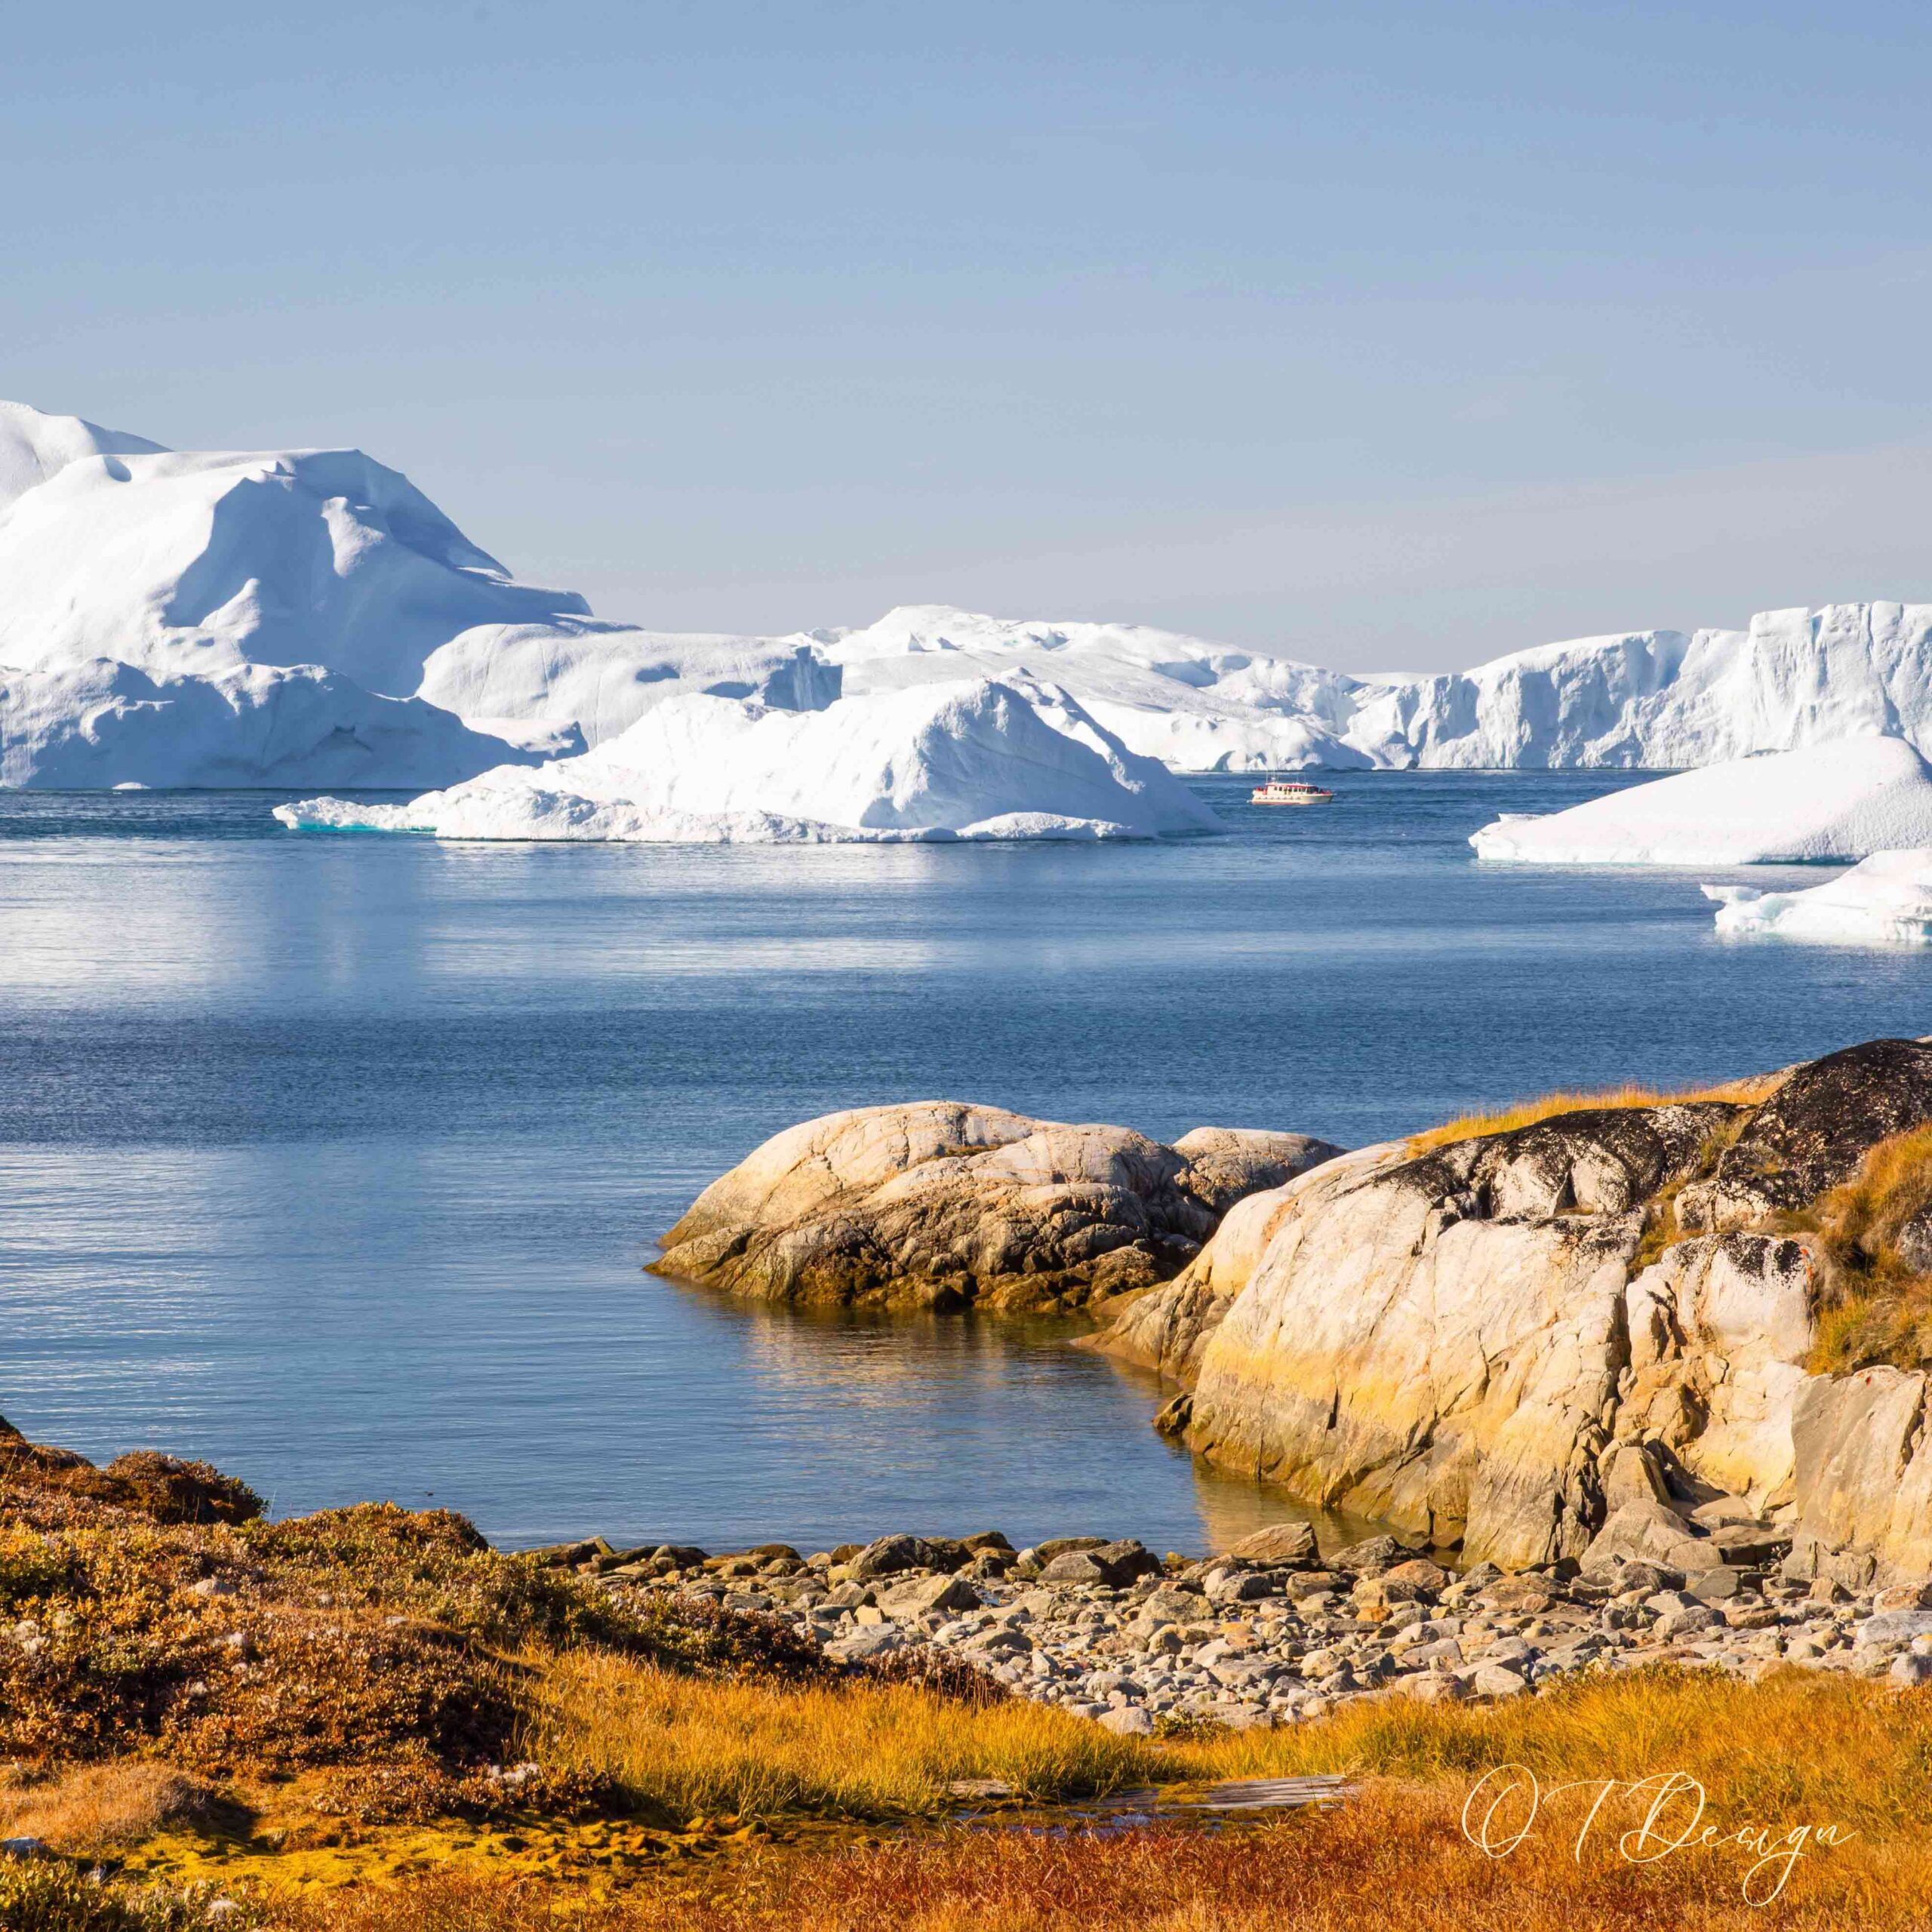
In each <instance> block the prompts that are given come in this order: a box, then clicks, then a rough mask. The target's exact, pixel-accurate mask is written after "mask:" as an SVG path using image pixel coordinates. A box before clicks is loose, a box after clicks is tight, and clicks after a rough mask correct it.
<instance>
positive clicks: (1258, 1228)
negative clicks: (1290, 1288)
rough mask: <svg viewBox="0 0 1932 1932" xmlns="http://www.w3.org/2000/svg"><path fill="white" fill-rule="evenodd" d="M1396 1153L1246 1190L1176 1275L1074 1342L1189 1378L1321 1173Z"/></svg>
mask: <svg viewBox="0 0 1932 1932" xmlns="http://www.w3.org/2000/svg"><path fill="white" fill-rule="evenodd" d="M1390 1158H1393V1150H1392V1149H1389V1148H1386V1147H1384V1148H1373V1147H1372V1148H1370V1149H1367V1151H1366V1152H1364V1153H1361V1154H1351V1155H1341V1156H1340V1157H1338V1158H1331V1160H1329V1161H1324V1162H1323V1163H1322V1164H1321V1167H1320V1168H1318V1169H1316V1170H1314V1171H1311V1172H1309V1173H1308V1174H1303V1175H1302V1176H1300V1177H1298V1178H1297V1179H1296V1180H1291V1181H1290V1182H1289V1183H1287V1185H1286V1186H1282V1187H1278V1188H1269V1189H1266V1190H1265V1191H1264V1192H1261V1193H1258V1194H1251V1195H1248V1196H1247V1198H1246V1199H1245V1200H1243V1201H1237V1202H1236V1203H1235V1204H1234V1206H1232V1207H1230V1208H1229V1210H1228V1211H1227V1214H1226V1218H1225V1219H1224V1220H1223V1221H1222V1223H1221V1225H1220V1228H1219V1229H1217V1232H1216V1233H1215V1235H1214V1239H1213V1240H1212V1241H1210V1242H1209V1243H1208V1244H1207V1246H1206V1247H1204V1248H1203V1249H1202V1250H1201V1252H1200V1253H1199V1254H1198V1255H1196V1256H1195V1258H1194V1259H1193V1260H1192V1261H1190V1262H1189V1263H1188V1264H1187V1266H1186V1267H1185V1268H1184V1269H1182V1270H1181V1272H1180V1273H1179V1274H1178V1275H1176V1276H1175V1277H1174V1279H1173V1280H1172V1281H1169V1282H1167V1283H1166V1284H1164V1285H1163V1286H1161V1287H1156V1288H1152V1289H1149V1291H1148V1292H1147V1293H1146V1294H1143V1295H1140V1296H1137V1297H1135V1298H1134V1300H1133V1301H1132V1302H1131V1303H1129V1304H1128V1306H1127V1307H1126V1308H1125V1309H1124V1310H1123V1311H1122V1312H1121V1313H1120V1314H1119V1315H1117V1316H1116V1317H1115V1318H1114V1320H1113V1321H1112V1323H1111V1324H1110V1325H1109V1326H1108V1327H1106V1328H1104V1329H1103V1330H1101V1331H1100V1333H1099V1334H1096V1335H1091V1336H1088V1337H1083V1338H1082V1340H1081V1342H1080V1343H1079V1344H1078V1346H1081V1347H1083V1348H1091V1349H1095V1350H1097V1351H1098V1352H1100V1353H1101V1354H1103V1355H1112V1356H1113V1357H1115V1358H1116V1359H1117V1360H1118V1361H1128V1362H1132V1363H1134V1364H1135V1365H1136V1366H1137V1367H1141V1368H1151V1369H1152V1370H1154V1371H1155V1372H1156V1373H1158V1374H1160V1375H1161V1376H1164V1377H1166V1378H1167V1379H1168V1380H1170V1381H1173V1382H1180V1383H1189V1384H1191V1383H1192V1382H1193V1380H1194V1379H1195V1374H1196V1373H1197V1371H1198V1369H1199V1367H1200V1364H1201V1350H1202V1349H1203V1348H1204V1347H1205V1346H1207V1338H1208V1337H1209V1336H1211V1334H1213V1333H1214V1331H1215V1330H1216V1329H1217V1328H1218V1327H1220V1325H1221V1323H1222V1321H1223V1318H1225V1317H1226V1314H1227V1312H1228V1310H1229V1309H1230V1308H1232V1306H1234V1303H1235V1297H1237V1296H1238V1295H1239V1294H1240V1293H1241V1291H1242V1289H1244V1287H1247V1283H1248V1278H1249V1277H1250V1276H1251V1275H1252V1274H1253V1273H1254V1270H1255V1269H1256V1268H1257V1266H1259V1265H1260V1260H1261V1257H1262V1256H1263V1254H1266V1252H1267V1251H1268V1248H1269V1244H1271V1243H1272V1241H1274V1239H1275V1236H1276V1235H1278V1233H1280V1232H1281V1229H1282V1228H1283V1227H1284V1226H1286V1225H1287V1223H1288V1222H1289V1221H1291V1220H1293V1219H1294V1217H1296V1216H1297V1214H1300V1212H1301V1211H1302V1205H1303V1201H1304V1199H1305V1198H1306V1196H1307V1194H1308V1192H1309V1189H1310V1188H1311V1187H1312V1186H1313V1185H1314V1184H1315V1182H1316V1180H1318V1179H1319V1180H1320V1181H1321V1183H1322V1185H1323V1188H1324V1191H1327V1190H1330V1189H1332V1188H1333V1187H1334V1186H1340V1185H1343V1175H1344V1174H1355V1173H1358V1171H1360V1170H1361V1169H1362V1168H1364V1166H1366V1167H1369V1168H1373V1167H1374V1166H1375V1165H1377V1164H1378V1163H1381V1162H1386V1161H1388V1160H1389V1159H1390Z"/></svg>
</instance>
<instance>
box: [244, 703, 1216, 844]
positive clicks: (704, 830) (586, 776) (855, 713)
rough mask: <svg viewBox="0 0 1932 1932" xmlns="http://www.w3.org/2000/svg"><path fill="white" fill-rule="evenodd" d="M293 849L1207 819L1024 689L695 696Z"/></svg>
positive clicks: (761, 837) (315, 814)
mask: <svg viewBox="0 0 1932 1932" xmlns="http://www.w3.org/2000/svg"><path fill="white" fill-rule="evenodd" d="M275 817H277V818H278V819H279V820H281V822H282V823H283V824H285V825H286V826H289V827H290V828H291V829H293V830H296V831H314V830H337V831H341V830H354V831H368V832H432V833H434V834H435V835H436V836H437V837H438V838H577V839H611V840H623V841H631V842H634V843H642V844H667V843H669V844H775V843H780V842H795V843H822V842H826V841H864V842H867V843H882V842H898V841H906V840H915V839H916V840H931V839H956V838H965V839H1016V838H1029V839H1038V838H1063V839H1064V838H1161V837H1165V836H1182V837H1184V836H1187V835H1191V834H1200V833H1213V832H1218V831H1219V830H1220V829H1221V826H1220V820H1218V819H1217V817H1215V815H1214V812H1213V811H1211V810H1210V809H1209V808H1208V807H1207V806H1206V805H1205V804H1203V803H1202V802H1201V800H1200V799H1198V798H1196V797H1195V795H1194V794H1193V793H1192V792H1190V791H1189V789H1188V788H1187V787H1186V786H1185V785H1183V783H1181V782H1180V780H1179V779H1177V777H1174V774H1172V773H1171V771H1168V768H1167V767H1166V766H1165V765H1164V764H1161V762H1160V761H1159V760H1158V759H1157V758H1140V757H1138V756H1137V755H1135V754H1134V752H1130V751H1128V749H1127V748H1126V747H1125V746H1124V745H1122V744H1121V742H1120V741H1119V740H1118V739H1117V738H1115V737H1114V736H1113V735H1112V734H1111V733H1110V732H1108V731H1105V730H1103V728H1101V727H1100V725H1098V724H1096V723H1095V722H1094V720H1093V719H1092V718H1091V717H1089V716H1088V714H1087V713H1086V712H1084V711H1083V710H1082V709H1081V707H1080V706H1078V704H1076V703H1075V702H1074V701H1073V700H1072V699H1071V698H1069V697H1067V695H1066V693H1065V692H1063V691H1058V690H1056V689H1055V688H1054V687H1053V686H1052V685H1042V684H1040V683H1038V681H1035V680H1034V679H1032V678H1029V677H1028V676H1026V674H1025V673H1024V672H1022V673H1020V675H1017V676H1016V677H1015V678H1013V679H1011V681H1006V682H999V681H994V680H992V679H989V678H977V679H971V680H968V681H964V682H961V683H953V684H940V685H920V686H917V687H915V688H913V689H912V690H910V691H891V692H887V693H884V694H880V695H878V696H875V697H851V698H845V699H842V700H840V702H839V703H837V704H835V705H832V706H828V707H827V708H826V709H824V710H822V711H782V710H774V709H770V708H768V707H767V706H763V705H760V704H757V703H751V702H749V701H747V700H743V699H733V698H722V697H706V696H704V695H703V694H688V695H686V696H684V697H675V698H671V699H669V700H666V702H665V703H662V704H660V705H657V706H654V708H653V709H651V710H650V711H648V712H645V715H643V716H642V717H641V718H639V719H638V721H637V722H636V723H635V724H633V725H632V726H631V728H629V731H624V732H621V733H620V734H618V736H617V737H614V738H611V739H608V740H606V741H605V743H602V744H601V745H599V746H597V747H596V749H595V750H593V751H589V752H584V753H583V754H582V755H580V756H578V757H576V758H562V759H558V760H557V761H554V762H552V763H550V764H544V765H542V766H540V767H539V768H537V769H536V770H534V771H533V770H531V769H530V768H528V767H527V766H523V765H512V764H505V765H500V766H499V767H497V768H496V769H495V770H494V771H486V772H485V773H483V774H481V776H480V777H476V778H472V779H471V780H469V781H468V782H467V783H464V784H461V785H457V786H451V787H450V788H449V789H447V790H445V791H438V792H429V793H427V794H426V795H424V796H423V797H422V798H415V799H412V800H411V801H410V803H409V804H406V805H382V804H367V803H358V802H353V801H349V800H346V799H342V798H306V799H303V800H302V801H300V802H299V803H297V804H290V805H278V806H277V807H276V808H275Z"/></svg>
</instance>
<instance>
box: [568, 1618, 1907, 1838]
mask: <svg viewBox="0 0 1932 1932" xmlns="http://www.w3.org/2000/svg"><path fill="white" fill-rule="evenodd" d="M541 1681H542V1685H543V1687H542V1689H541V1690H540V1692H539V1694H538V1695H539V1697H540V1700H541V1701H540V1706H539V1709H538V1712H537V1715H536V1717H535V1718H534V1721H533V1728H532V1732H531V1740H530V1742H531V1749H533V1751H534V1753H535V1755H538V1756H540V1757H541V1758H544V1759H546V1760H547V1761H550V1762H552V1763H555V1764H568V1765H575V1766H583V1767H588V1768H590V1769H593V1770H598V1771H601V1772H603V1773H605V1774H608V1775H610V1776H611V1777H614V1779H615V1780H617V1783H619V1784H620V1786H622V1787H623V1789H624V1790H626V1792H629V1794H630V1795H632V1798H634V1799H635V1801H638V1803H640V1804H645V1805H647V1806H649V1807H654V1808H657V1809H659V1810H662V1811H663V1812H665V1813H668V1814H669V1815H670V1816H671V1817H672V1818H673V1819H675V1820H678V1822H682V1821H684V1820H688V1819H691V1818H694V1817H718V1816H721V1815H722V1816H727V1817H738V1818H742V1819H753V1818H763V1819H777V1818H780V1817H784V1816H786V1815H787V1814H794V1815H795V1814H799V1813H809V1814H814V1815H817V1816H820V1817H847V1818H853V1819H863V1820H881V1819H888V1818H892V1817H905V1816H908V1815H915V1816H916V1815H919V1814H931V1813H933V1812H934V1811H937V1810H943V1809H945V1808H946V1804H947V1802H948V1800H947V1797H946V1786H947V1785H948V1784H949V1783H951V1782H952V1780H955V1779H960V1778H997V1779H999V1780H1001V1781H1003V1782H1004V1783H1008V1784H1011V1786H1013V1787H1014V1789H1015V1790H1016V1792H1020V1793H1022V1794H1023V1795H1026V1796H1027V1797H1029V1798H1034V1799H1036V1800H1038V1801H1041V1802H1051V1801H1054V1800H1055V1799H1058V1798H1078V1797H1081V1796H1088V1795H1094V1794H1097V1793H1104V1792H1109V1791H1116V1790H1119V1789H1122V1788H1124V1787H1127V1786H1142V1785H1149V1784H1160V1783H1174V1782H1176V1781H1178V1780H1185V1781H1189V1782H1192V1783H1200V1782H1203V1781H1213V1780H1222V1779H1227V1778H1244V1777H1292V1776H1297V1775H1300V1774H1312V1773H1328V1772H1337V1773H1341V1774H1346V1775H1348V1776H1350V1777H1395V1778H1400V1779H1402V1780H1409V1781H1419V1782H1422V1783H1440V1782H1442V1781H1444V1780H1449V1781H1454V1780H1458V1779H1461V1780H1469V1779H1472V1778H1474V1777H1477V1776H1478V1775H1480V1774H1481V1772H1482V1771H1483V1770H1485V1769H1486V1768H1487V1767H1488V1766H1490V1765H1491V1764H1501V1763H1505V1762H1509V1761H1517V1762H1521V1763H1524V1764H1528V1765H1529V1766H1531V1768H1532V1769H1534V1770H1536V1771H1537V1773H1538V1774H1539V1775H1540V1776H1542V1775H1547V1776H1549V1777H1596V1776H1601V1777H1611V1776H1621V1777H1641V1776H1643V1775H1644V1774H1647V1773H1649V1772H1651V1771H1662V1770H1685V1771H1687V1772H1688V1773H1689V1774H1690V1775H1691V1776H1692V1777H1695V1778H1697V1780H1699V1781H1700V1783H1703V1785H1704V1786H1706V1789H1709V1790H1711V1791H1712V1792H1719V1791H1721V1792H1724V1794H1725V1796H1726V1798H1727V1801H1730V1802H1733V1803H1734V1804H1737V1805H1740V1806H1742V1807H1745V1808H1746V1809H1748V1810H1752V1812H1754V1813H1755V1814H1764V1815H1770V1816H1781V1815H1783V1814H1786V1813H1788V1812H1792V1811H1795V1810H1804V1811H1807V1813H1810V1812H1822V1811H1823V1810H1827V1809H1829V1810H1830V1811H1831V1813H1832V1815H1833V1816H1836V1817H1849V1818H1850V1820H1851V1821H1852V1822H1853V1823H1856V1824H1857V1826H1859V1827H1860V1829H1867V1830H1872V1829H1880V1828H1881V1827H1882V1828H1884V1829H1895V1828H1896V1827H1897V1826H1899V1825H1900V1824H1901V1823H1903V1822H1904V1821H1905V1820H1907V1819H1908V1818H1912V1817H1918V1816H1920V1815H1921V1814H1927V1812H1928V1810H1932V1693H1928V1694H1927V1695H1926V1696H1925V1697H1897V1696H1896V1695H1894V1694H1891V1693H1890V1692H1888V1691H1887V1692H1881V1691H1877V1690H1874V1689H1873V1688H1872V1687H1871V1686H1870V1685H1869V1684H1866V1683H1864V1682H1863V1681H1856V1680H1850V1679H1847V1678H1842V1677H1840V1676H1838V1675H1817V1674H1814V1673H1809V1672H1799V1671H1796V1670H1792V1671H1789V1672H1780V1673H1778V1674H1777V1675H1775V1676H1774V1677H1772V1678H1768V1679H1767V1680H1766V1681H1764V1683H1762V1684H1758V1685H1755V1686H1752V1685H1744V1684H1738V1683H1737V1682H1735V1681H1732V1680H1730V1679H1728V1678H1723V1677H1720V1676H1718V1675H1715V1673H1708V1672H1689V1673H1678V1674H1671V1673H1661V1674H1660V1673H1657V1672H1638V1673H1624V1674H1620V1675H1617V1676H1614V1677H1605V1678H1590V1679H1587V1680H1583V1681H1579V1682H1577V1683H1574V1684H1569V1685H1566V1686H1564V1687H1560V1688H1558V1689H1557V1690H1552V1691H1548V1692H1546V1693H1544V1694H1541V1695H1540V1696H1538V1697H1534V1698H1526V1699H1524V1700H1521V1702H1519V1703H1506V1704H1500V1705H1494V1706H1491V1705H1484V1706H1472V1707H1460V1706H1454V1705H1427V1704H1421V1703H1417V1702H1415V1701H1414V1700H1412V1699H1407V1698H1400V1699H1398V1698H1390V1699H1386V1700H1377V1701H1374V1702H1368V1703H1356V1704H1350V1705H1347V1706H1343V1709H1341V1710H1340V1711H1339V1712H1337V1713H1336V1714H1335V1715H1333V1716H1332V1717H1331V1718H1327V1719H1326V1720H1325V1721H1323V1722H1321V1723H1319V1724H1303V1725H1297V1726H1294V1727H1287V1728H1284V1729H1281V1730H1251V1731H1236V1732H1217V1733H1214V1734H1210V1735H1208V1736H1207V1737H1204V1738H1203V1739H1201V1740H1198V1741H1197V1740H1189V1741H1180V1740H1176V1741H1171V1742H1169V1741H1162V1740H1148V1739H1138V1738H1124V1737H1115V1736H1114V1735H1113V1734H1112V1733H1111V1732H1109V1731H1106V1730H1102V1729H1101V1728H1100V1726H1099V1725H1097V1724H1090V1723H1088V1721H1086V1720H1084V1718H1075V1717H1072V1716H1069V1715H1067V1714H1066V1712H1063V1711H1057V1710H1054V1709H1051V1707H1049V1706H1044V1705H1039V1704H1033V1703H1026V1702H1024V1701H1023V1700H1018V1699H1016V1700H1013V1701H1012V1702H1011V1703H1003V1704H998V1705H995V1706H991V1707H989V1708H986V1709H971V1708H969V1707H968V1706H964V1705H962V1704H958V1703H946V1702H943V1701H942V1700H940V1699H938V1698H936V1697H932V1696H931V1695H930V1694H928V1693H926V1692H924V1691H921V1690H912V1689H908V1688H905V1687H890V1688H872V1687H863V1686H854V1687H849V1688H848V1687H838V1688H832V1689H826V1688H812V1689H793V1688H786V1687H779V1686H773V1685H765V1684H731V1683H713V1682H706V1681H703V1680H699V1679H694V1678H688V1677H684V1676H680V1675H674V1674H672V1673H669V1672H663V1671H660V1670H658V1669H655V1668H654V1667H652V1666H648V1665H642V1664H638V1663H632V1662H630V1661H628V1660H624V1659H622V1658H614V1657H607V1656H601V1655H597V1654H585V1653H575V1654H569V1655H566V1656H564V1657H559V1658H556V1659H554V1660H551V1662H550V1663H549V1666H548V1667H547V1669H546V1670H545V1672H544V1673H543V1678H542V1680H541ZM1798 1737H1802V1738H1803V1739H1804V1749H1802V1750H1801V1751H1796V1750H1794V1749H1792V1742H1793V1740H1794V1739H1796V1738H1798ZM1633 1767H1634V1768H1633Z"/></svg>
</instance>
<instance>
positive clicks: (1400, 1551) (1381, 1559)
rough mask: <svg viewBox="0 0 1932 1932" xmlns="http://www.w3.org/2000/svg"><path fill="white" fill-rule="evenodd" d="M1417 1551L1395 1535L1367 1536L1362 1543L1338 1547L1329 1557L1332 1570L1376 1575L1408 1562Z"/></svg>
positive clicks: (1359, 1574) (1356, 1574)
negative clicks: (1401, 1541) (1398, 1539)
mask: <svg viewBox="0 0 1932 1932" xmlns="http://www.w3.org/2000/svg"><path fill="white" fill-rule="evenodd" d="M1415 1554H1416V1552H1415V1551H1414V1550H1412V1549H1410V1548H1409V1547H1408V1546H1407V1544H1406V1543H1398V1542H1397V1541H1396V1540H1395V1538H1394V1537H1364V1539H1363V1540H1361V1542H1360V1543H1350V1544H1349V1546H1348V1547H1347V1549H1338V1550H1337V1551H1336V1552H1335V1553H1334V1555H1333V1556H1331V1557H1330V1558H1329V1559H1328V1567H1329V1568H1330V1569H1331V1570H1342V1571H1347V1572H1349V1574H1351V1575H1355V1576H1361V1575H1369V1576H1374V1575H1375V1574H1378V1573H1379V1572H1380V1571H1384V1570H1392V1569H1393V1568H1394V1567H1395V1565H1396V1564H1398V1563H1406V1562H1407V1561H1408V1559H1409V1558H1411V1557H1412V1556H1414V1555H1415Z"/></svg>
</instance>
